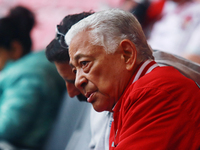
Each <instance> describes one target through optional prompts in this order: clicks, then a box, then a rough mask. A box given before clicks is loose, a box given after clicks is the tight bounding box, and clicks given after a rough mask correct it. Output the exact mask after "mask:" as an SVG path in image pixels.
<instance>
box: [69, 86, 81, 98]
mask: <svg viewBox="0 0 200 150" xmlns="http://www.w3.org/2000/svg"><path fill="white" fill-rule="evenodd" d="M66 87H67V92H68V94H69V96H70V97H74V96H77V95H79V94H81V92H80V91H79V90H78V89H77V88H76V87H75V85H74V84H73V83H66Z"/></svg>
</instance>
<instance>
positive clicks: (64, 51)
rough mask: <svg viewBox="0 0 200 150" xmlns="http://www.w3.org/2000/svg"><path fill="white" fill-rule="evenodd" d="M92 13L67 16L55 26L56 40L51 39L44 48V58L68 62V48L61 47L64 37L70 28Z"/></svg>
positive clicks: (65, 46)
mask: <svg viewBox="0 0 200 150" xmlns="http://www.w3.org/2000/svg"><path fill="white" fill-rule="evenodd" d="M92 13H93V12H82V13H79V14H74V15H68V16H66V17H65V18H64V19H63V20H62V21H61V22H60V24H59V25H57V33H56V38H55V39H53V40H52V41H51V42H50V44H49V45H47V47H46V57H47V59H48V60H49V61H51V62H53V61H56V62H68V61H69V54H68V47H67V45H63V44H65V40H64V36H65V34H66V33H67V32H68V30H69V29H70V28H71V26H73V25H74V24H75V23H77V22H79V21H80V20H81V19H83V18H85V17H87V16H89V15H91V14H92Z"/></svg>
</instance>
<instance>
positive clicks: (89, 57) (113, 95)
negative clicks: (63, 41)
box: [69, 32, 127, 112]
mask: <svg viewBox="0 0 200 150" xmlns="http://www.w3.org/2000/svg"><path fill="white" fill-rule="evenodd" d="M88 41H89V36H88V34H87V32H81V33H79V34H78V35H76V36H75V37H74V38H73V39H72V41H71V44H70V47H69V55H70V65H71V66H72V71H73V72H74V73H76V80H75V85H76V87H77V88H78V89H79V90H80V91H81V92H82V93H83V94H84V95H85V96H86V97H87V98H88V99H87V101H88V102H90V103H92V105H93V107H94V109H95V110H96V111H99V112H100V111H104V110H108V111H112V108H113V106H114V105H115V103H116V102H117V101H118V99H119V97H120V96H121V94H122V93H123V90H124V87H125V86H126V84H127V82H124V80H123V76H124V75H125V74H126V73H125V71H126V70H125V64H124V60H123V58H122V55H121V53H120V52H116V53H114V54H107V53H106V52H105V50H104V49H103V47H101V46H97V45H92V44H91V43H89V42H88ZM77 43H78V44H77Z"/></svg>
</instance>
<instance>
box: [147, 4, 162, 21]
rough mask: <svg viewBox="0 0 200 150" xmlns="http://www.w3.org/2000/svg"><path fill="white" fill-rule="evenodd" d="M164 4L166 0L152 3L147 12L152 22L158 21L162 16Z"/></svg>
mask: <svg viewBox="0 0 200 150" xmlns="http://www.w3.org/2000/svg"><path fill="white" fill-rule="evenodd" d="M164 4H165V0H156V1H152V2H151V4H150V6H149V8H148V10H147V16H148V18H149V19H150V20H155V19H158V18H159V17H160V16H161V13H162V11H163V7H164Z"/></svg>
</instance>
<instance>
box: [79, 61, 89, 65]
mask: <svg viewBox="0 0 200 150" xmlns="http://www.w3.org/2000/svg"><path fill="white" fill-rule="evenodd" d="M80 64H81V66H86V65H87V64H88V61H81V62H80Z"/></svg>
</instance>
